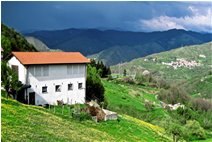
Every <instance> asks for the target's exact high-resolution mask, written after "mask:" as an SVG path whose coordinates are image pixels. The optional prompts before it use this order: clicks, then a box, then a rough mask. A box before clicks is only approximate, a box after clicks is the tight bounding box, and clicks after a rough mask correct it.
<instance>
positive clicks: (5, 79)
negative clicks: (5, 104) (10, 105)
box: [1, 61, 23, 97]
mask: <svg viewBox="0 0 212 142" xmlns="http://www.w3.org/2000/svg"><path fill="white" fill-rule="evenodd" d="M1 81H2V82H1V85H2V86H3V87H4V89H5V91H6V92H7V95H9V96H10V95H12V96H13V97H15V96H16V95H17V93H18V91H19V90H20V89H21V87H22V86H23V84H22V83H21V82H20V81H19V80H18V76H17V74H16V73H15V72H14V71H13V70H12V69H11V68H10V67H9V66H8V65H7V63H6V62H5V61H2V62H1Z"/></svg>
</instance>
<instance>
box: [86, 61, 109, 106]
mask: <svg viewBox="0 0 212 142" xmlns="http://www.w3.org/2000/svg"><path fill="white" fill-rule="evenodd" d="M104 91H105V89H104V86H103V84H102V82H101V78H100V76H99V74H98V71H97V69H96V67H92V66H91V65H88V66H87V80H86V100H87V101H90V100H97V101H98V102H103V101H104Z"/></svg>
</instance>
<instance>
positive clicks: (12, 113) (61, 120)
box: [1, 97, 171, 142]
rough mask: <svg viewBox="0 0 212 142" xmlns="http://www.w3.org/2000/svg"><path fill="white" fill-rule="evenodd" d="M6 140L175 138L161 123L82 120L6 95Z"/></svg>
mask: <svg viewBox="0 0 212 142" xmlns="http://www.w3.org/2000/svg"><path fill="white" fill-rule="evenodd" d="M1 109H2V141H4V142H7V141H8V142H9V141H17V142H18V141H21V142H23V141H26V142H28V141H30V142H31V141H32V142H37V141H51V142H56V141H61V142H66V141H67V142H70V141H73V142H75V141H76V142H78V141H86V142H87V141H132V142H133V141H134V142H137V141H141V142H154V141H155V142H158V141H171V139H170V138H168V137H167V136H166V134H165V132H164V130H163V129H162V128H160V127H158V126H155V125H152V124H150V123H147V122H144V121H141V120H139V119H136V118H133V117H131V116H128V115H121V116H119V121H107V122H101V123H95V122H93V121H91V120H86V121H78V120H75V119H73V118H71V117H70V116H65V115H61V114H59V113H58V114H55V113H53V112H52V111H49V110H48V109H45V108H42V107H37V106H28V105H24V104H21V103H19V102H17V101H14V100H10V99H6V98H4V97H2V104H1Z"/></svg>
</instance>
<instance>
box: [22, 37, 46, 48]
mask: <svg viewBox="0 0 212 142" xmlns="http://www.w3.org/2000/svg"><path fill="white" fill-rule="evenodd" d="M25 39H26V40H27V42H29V43H30V44H32V45H33V46H34V47H35V48H36V49H37V50H38V51H49V50H50V49H49V48H48V47H47V46H46V45H45V44H44V43H43V42H42V41H40V40H39V39H36V38H34V37H25Z"/></svg>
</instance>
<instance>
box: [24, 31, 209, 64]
mask: <svg viewBox="0 0 212 142" xmlns="http://www.w3.org/2000/svg"><path fill="white" fill-rule="evenodd" d="M25 36H32V37H35V38H37V39H39V40H41V41H42V42H44V43H45V44H46V45H47V46H48V47H49V48H51V49H61V50H63V51H79V52H81V53H82V54H84V55H86V56H88V57H92V58H96V59H97V60H102V61H103V62H104V63H106V64H107V65H115V64H118V63H121V62H127V61H130V60H132V59H135V58H139V57H144V56H147V55H150V54H153V53H158V52H162V51H167V50H171V49H174V48H178V47H182V46H186V45H194V44H201V43H204V42H209V41H211V40H212V34H202V33H197V32H192V31H185V30H177V29H173V30H168V31H163V32H150V33H145V32H129V31H116V30H105V31H102V30H97V29H73V28H72V29H65V30H55V31H36V32H32V33H26V34H25Z"/></svg>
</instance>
